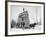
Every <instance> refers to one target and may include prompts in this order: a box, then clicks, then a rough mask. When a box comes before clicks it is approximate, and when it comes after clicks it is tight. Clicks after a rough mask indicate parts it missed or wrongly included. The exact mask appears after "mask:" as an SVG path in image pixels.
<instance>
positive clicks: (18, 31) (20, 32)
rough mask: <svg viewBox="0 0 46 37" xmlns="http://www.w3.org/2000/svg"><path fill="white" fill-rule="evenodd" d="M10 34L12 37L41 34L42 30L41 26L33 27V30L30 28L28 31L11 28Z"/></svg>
mask: <svg viewBox="0 0 46 37" xmlns="http://www.w3.org/2000/svg"><path fill="white" fill-rule="evenodd" d="M11 32H12V35H13V34H28V33H29V34H32V33H41V32H43V28H42V26H41V25H36V26H35V27H34V29H33V28H30V29H20V28H18V29H16V28H12V29H11Z"/></svg>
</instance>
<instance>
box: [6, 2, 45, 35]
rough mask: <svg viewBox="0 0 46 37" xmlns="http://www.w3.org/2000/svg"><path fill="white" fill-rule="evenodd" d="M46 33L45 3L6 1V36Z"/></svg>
mask: <svg viewBox="0 0 46 37" xmlns="http://www.w3.org/2000/svg"><path fill="white" fill-rule="evenodd" d="M40 34H45V3H44V2H28V1H5V36H24V35H40Z"/></svg>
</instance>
